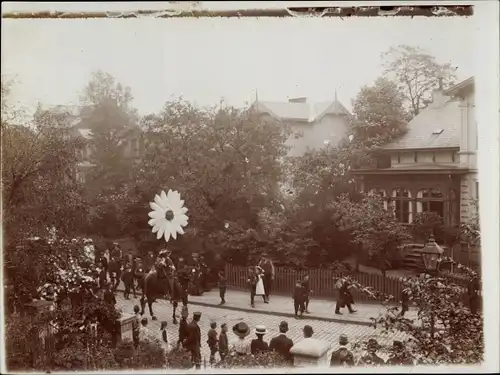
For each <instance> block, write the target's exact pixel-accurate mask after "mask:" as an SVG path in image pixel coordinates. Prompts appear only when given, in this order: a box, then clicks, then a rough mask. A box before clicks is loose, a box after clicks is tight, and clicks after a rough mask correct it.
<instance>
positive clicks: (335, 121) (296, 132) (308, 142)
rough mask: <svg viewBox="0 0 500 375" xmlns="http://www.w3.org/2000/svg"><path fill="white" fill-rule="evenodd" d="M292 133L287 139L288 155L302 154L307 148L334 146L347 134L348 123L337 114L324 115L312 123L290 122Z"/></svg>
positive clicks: (318, 148) (315, 148) (288, 122)
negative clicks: (289, 147)
mask: <svg viewBox="0 0 500 375" xmlns="http://www.w3.org/2000/svg"><path fill="white" fill-rule="evenodd" d="M287 124H288V125H289V126H290V127H291V129H292V134H291V136H290V138H289V139H288V140H287V142H286V143H287V145H289V146H291V149H290V151H289V156H302V155H303V154H304V153H305V152H307V150H309V149H311V150H320V149H322V148H324V147H326V146H327V145H330V146H332V147H335V146H337V145H338V144H339V142H340V141H341V140H342V139H343V138H344V137H346V136H347V135H348V134H347V132H348V129H349V123H348V121H347V119H345V118H344V117H343V116H339V115H326V116H324V117H323V118H321V119H320V120H319V121H315V122H313V123H307V122H290V121H287Z"/></svg>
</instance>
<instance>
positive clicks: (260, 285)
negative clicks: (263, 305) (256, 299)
mask: <svg viewBox="0 0 500 375" xmlns="http://www.w3.org/2000/svg"><path fill="white" fill-rule="evenodd" d="M255 275H256V276H257V278H258V280H257V285H256V286H255V295H256V296H262V298H264V301H265V296H266V291H265V289H264V280H263V276H264V270H263V269H262V268H260V267H259V266H255Z"/></svg>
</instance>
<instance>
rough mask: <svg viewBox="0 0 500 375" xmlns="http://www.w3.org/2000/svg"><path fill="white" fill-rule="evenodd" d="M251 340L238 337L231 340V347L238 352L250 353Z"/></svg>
mask: <svg viewBox="0 0 500 375" xmlns="http://www.w3.org/2000/svg"><path fill="white" fill-rule="evenodd" d="M250 345H251V341H250V340H247V339H246V338H243V339H241V338H238V339H236V340H235V341H233V342H232V344H231V348H232V349H233V350H235V351H236V352H237V353H239V354H250V353H251V348H250Z"/></svg>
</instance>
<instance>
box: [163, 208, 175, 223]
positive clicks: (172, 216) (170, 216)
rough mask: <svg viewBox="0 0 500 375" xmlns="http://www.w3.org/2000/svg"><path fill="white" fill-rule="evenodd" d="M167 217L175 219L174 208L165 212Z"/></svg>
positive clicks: (170, 219)
mask: <svg viewBox="0 0 500 375" xmlns="http://www.w3.org/2000/svg"><path fill="white" fill-rule="evenodd" d="M165 219H167V220H168V221H172V220H173V219H174V212H173V211H172V210H168V211H167V212H165Z"/></svg>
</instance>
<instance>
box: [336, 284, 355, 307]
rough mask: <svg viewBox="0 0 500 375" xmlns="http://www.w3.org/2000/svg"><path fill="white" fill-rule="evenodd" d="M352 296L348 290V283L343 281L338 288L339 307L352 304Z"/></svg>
mask: <svg viewBox="0 0 500 375" xmlns="http://www.w3.org/2000/svg"><path fill="white" fill-rule="evenodd" d="M353 303H354V298H353V297H352V294H351V291H350V290H349V284H347V283H344V284H342V286H341V287H340V289H339V304H340V307H345V305H347V304H353Z"/></svg>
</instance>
